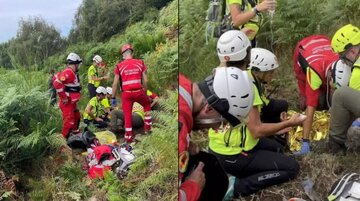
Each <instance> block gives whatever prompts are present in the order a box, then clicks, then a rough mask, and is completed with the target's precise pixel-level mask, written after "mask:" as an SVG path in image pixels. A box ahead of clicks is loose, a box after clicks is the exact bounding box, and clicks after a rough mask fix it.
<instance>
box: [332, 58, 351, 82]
mask: <svg viewBox="0 0 360 201" xmlns="http://www.w3.org/2000/svg"><path fill="white" fill-rule="evenodd" d="M331 72H332V74H331V75H332V78H333V83H334V84H335V88H339V87H341V86H347V85H348V84H349V80H350V76H351V66H348V65H347V64H345V62H344V61H343V60H341V59H339V60H337V61H335V62H333V63H332V64H331Z"/></svg>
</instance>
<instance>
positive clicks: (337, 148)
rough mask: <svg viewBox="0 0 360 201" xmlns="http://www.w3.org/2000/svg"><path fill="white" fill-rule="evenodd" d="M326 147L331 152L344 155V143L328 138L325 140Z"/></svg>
mask: <svg viewBox="0 0 360 201" xmlns="http://www.w3.org/2000/svg"><path fill="white" fill-rule="evenodd" d="M326 147H327V149H328V150H329V152H330V153H331V154H340V155H345V153H346V146H345V144H339V143H337V142H335V141H334V140H332V139H331V138H329V140H328V141H327V144H326Z"/></svg>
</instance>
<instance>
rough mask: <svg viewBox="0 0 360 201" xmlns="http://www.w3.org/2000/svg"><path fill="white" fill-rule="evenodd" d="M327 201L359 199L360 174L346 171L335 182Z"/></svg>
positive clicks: (354, 200) (358, 200)
mask: <svg viewBox="0 0 360 201" xmlns="http://www.w3.org/2000/svg"><path fill="white" fill-rule="evenodd" d="M327 200H328V201H360V174H357V173H348V174H345V175H344V176H343V177H342V178H341V179H340V180H338V181H337V182H335V184H334V185H333V186H332V188H331V192H330V194H329V196H328V197H327Z"/></svg>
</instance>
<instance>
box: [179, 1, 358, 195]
mask: <svg viewBox="0 0 360 201" xmlns="http://www.w3.org/2000/svg"><path fill="white" fill-rule="evenodd" d="M277 2H278V7H277V9H276V11H275V15H274V17H273V19H272V20H270V18H269V15H267V14H264V17H265V20H264V22H263V26H262V27H261V29H260V32H259V35H258V37H257V39H258V47H264V48H268V49H270V50H272V51H273V52H274V53H275V54H276V55H277V57H278V60H279V63H280V69H279V70H278V71H277V72H276V74H277V75H276V79H275V80H274V81H273V82H272V83H271V85H272V86H273V87H275V86H278V88H277V90H276V91H275V93H274V94H273V97H280V98H284V99H287V100H288V101H289V102H290V106H291V108H292V109H297V98H298V97H297V96H298V95H297V93H294V91H295V92H296V91H297V85H296V80H295V74H294V73H293V66H292V54H293V48H294V47H295V44H296V43H297V42H298V41H299V40H300V39H302V38H303V37H306V36H309V35H311V34H325V35H328V36H329V37H332V35H333V34H334V33H335V31H336V30H337V29H338V28H340V27H341V26H343V25H345V24H348V23H352V24H354V25H357V26H360V21H359V19H360V13H359V9H360V1H359V0H315V1H305V0H277ZM208 3H209V1H207V0H183V1H182V2H181V3H180V5H179V26H180V36H179V43H180V44H181V45H180V46H179V62H180V63H179V71H180V72H182V73H184V74H185V75H186V76H188V77H189V78H191V79H192V80H195V81H200V80H201V79H204V78H205V77H206V76H207V75H209V74H210V73H211V70H212V68H214V67H216V66H217V65H218V64H219V61H218V57H217V55H216V40H214V39H213V40H210V41H208V43H206V40H205V16H206V10H207V8H208ZM193 139H194V140H195V141H196V142H198V143H199V144H201V145H202V147H203V148H204V149H207V135H206V134H205V133H194V134H193ZM322 144H323V142H320V143H319V144H315V143H313V144H312V145H313V150H314V153H312V154H310V155H308V156H306V157H303V158H299V159H298V161H299V163H300V166H301V173H300V175H299V176H298V179H296V180H295V181H293V182H289V183H286V184H284V185H279V186H275V187H273V188H269V189H266V190H263V191H261V192H259V193H257V194H255V195H253V196H250V197H247V198H241V200H253V201H254V200H261V201H263V200H266V201H278V200H287V199H289V198H291V197H302V198H303V199H305V200H309V198H308V197H307V196H306V194H305V192H304V189H303V187H302V182H303V181H304V180H305V179H306V178H310V179H311V180H312V181H314V190H315V192H316V193H317V194H318V195H319V196H320V200H324V198H325V196H326V193H327V192H328V191H329V190H330V188H331V185H332V183H333V182H334V181H335V180H336V179H338V178H339V177H340V176H341V175H343V174H344V173H348V172H351V171H355V172H356V171H357V172H358V168H357V167H356V166H358V165H359V163H358V162H356V161H359V155H358V154H349V155H347V156H346V157H339V156H333V155H330V154H326V153H324V152H326V151H325V150H324V149H321V147H322V146H321V145H322Z"/></svg>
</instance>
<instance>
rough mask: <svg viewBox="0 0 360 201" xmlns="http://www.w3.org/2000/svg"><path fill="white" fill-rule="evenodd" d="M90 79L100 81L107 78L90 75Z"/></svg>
mask: <svg viewBox="0 0 360 201" xmlns="http://www.w3.org/2000/svg"><path fill="white" fill-rule="evenodd" d="M91 79H92V80H94V81H101V80H104V79H107V78H105V77H96V76H94V75H92V76H91Z"/></svg>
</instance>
